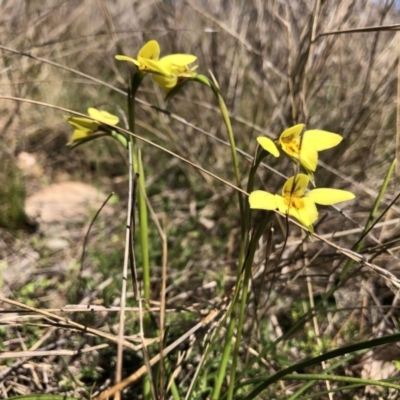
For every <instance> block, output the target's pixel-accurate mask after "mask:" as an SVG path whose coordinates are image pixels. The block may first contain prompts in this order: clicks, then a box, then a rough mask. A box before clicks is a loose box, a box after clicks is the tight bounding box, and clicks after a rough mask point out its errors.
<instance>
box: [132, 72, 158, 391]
mask: <svg viewBox="0 0 400 400" xmlns="http://www.w3.org/2000/svg"><path fill="white" fill-rule="evenodd" d="M143 77H144V75H143V74H142V73H140V72H138V73H136V74H134V75H133V78H132V80H131V84H130V87H129V91H128V121H129V130H130V131H131V132H133V133H134V132H135V115H136V114H135V97H136V92H137V90H138V88H139V86H140V84H141V82H142V79H143ZM131 151H132V164H133V173H134V174H138V191H137V204H138V212H139V232H140V244H141V255H142V271H143V300H144V304H145V307H148V304H149V302H148V301H149V300H150V260H149V245H148V234H149V229H148V215H147V206H146V188H145V177H144V169H143V164H142V160H141V155H140V150H139V148H138V146H137V143H136V140H135V138H134V137H132V147H131ZM150 323H151V322H150V316H149V314H148V313H145V314H144V316H143V326H144V331H145V332H146V330H147V329H148V328H149V326H150ZM148 374H149V375H148V376H150V374H151V371H148ZM148 376H147V377H146V378H145V379H144V382H143V396H144V399H150V398H151V396H152V394H151V386H150V380H149V379H148Z"/></svg>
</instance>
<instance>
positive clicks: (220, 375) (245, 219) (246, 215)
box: [212, 150, 266, 400]
mask: <svg viewBox="0 0 400 400" xmlns="http://www.w3.org/2000/svg"><path fill="white" fill-rule="evenodd" d="M265 155H266V153H265V152H263V151H261V150H260V151H259V152H258V154H257V157H256V159H255V161H254V164H253V165H252V167H251V169H250V174H249V180H248V183H247V193H249V192H251V191H252V190H253V185H254V177H255V173H256V171H257V168H258V166H259V164H260V162H261V160H262V159H263V157H264V156H265ZM241 211H242V213H241V217H242V218H241V227H242V236H241V249H240V253H241V255H242V256H241V257H239V259H243V261H242V262H240V261H239V264H238V267H239V268H238V272H237V278H236V282H237V285H238V286H239V285H240V279H241V275H242V272H243V268H244V267H245V264H244V263H245V261H244V250H245V249H246V248H247V242H248V226H249V221H250V207H249V203H248V202H247V201H246V202H245V204H243V206H242V210H241ZM253 257H254V254H253ZM247 259H248V258H247ZM252 260H253V258H251V262H252ZM250 268H251V266H250ZM247 282H248V281H247ZM243 285H245V283H243ZM246 286H247V284H246ZM244 290H245V289H244V288H243V291H244ZM246 291H247V289H246ZM246 298H247V293H246V295H245V293H244V292H243V293H242V303H241V304H242V307H243V301H244V302H246ZM237 301H238V298H236V297H235V298H234V300H233V301H232V314H231V317H230V321H229V325H228V329H227V332H226V335H225V340H224V348H223V350H222V358H221V363H220V365H219V369H218V372H217V375H216V379H215V382H214V390H213V395H212V399H213V400H216V399H219V394H220V391H221V387H222V383H223V380H224V379H225V375H226V368H227V366H228V361H229V359H230V355H231V348H232V338H233V334H234V331H235V326H236V306H237ZM242 307H241V308H242ZM239 318H240V314H239ZM239 336H240V335H239ZM239 342H240V338H239V337H238V336H237V338H236V343H239ZM235 350H236V351H235V353H236V358H237V354H238V352H239V349H238V348H237V349H236V346H235ZM234 358H235V355H234ZM233 369H234V368H232V370H231V374H232V371H233ZM235 373H236V372H235ZM235 373H234V374H235ZM233 378H234V376H233ZM233 384H234V379H233V380H232V379H231V380H230V385H229V390H230V391H232V390H233Z"/></svg>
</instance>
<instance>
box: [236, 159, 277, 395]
mask: <svg viewBox="0 0 400 400" xmlns="http://www.w3.org/2000/svg"><path fill="white" fill-rule="evenodd" d="M260 161H261V160H260ZM271 217H272V213H271V212H269V213H268V214H267V217H266V218H265V219H264V221H263V222H262V224H261V225H260V226H259V227H258V229H257V231H256V232H255V234H254V235H253V237H252V238H251V241H250V244H249V250H248V253H247V256H246V260H245V264H244V278H243V286H242V287H243V289H242V297H241V303H240V312H239V321H238V326H237V332H236V341H235V347H234V350H233V358H232V368H231V374H230V379H229V387H228V399H229V400H232V399H233V394H234V393H233V392H234V387H235V376H236V367H237V360H238V356H239V350H240V345H241V337H242V331H243V324H244V318H245V311H246V307H247V296H248V291H249V282H250V278H251V270H252V266H253V260H254V254H255V252H256V249H257V245H258V241H259V240H260V237H261V235H262V234H263V233H264V231H265V229H266V227H267V224H268V222H269V220H270V219H271Z"/></svg>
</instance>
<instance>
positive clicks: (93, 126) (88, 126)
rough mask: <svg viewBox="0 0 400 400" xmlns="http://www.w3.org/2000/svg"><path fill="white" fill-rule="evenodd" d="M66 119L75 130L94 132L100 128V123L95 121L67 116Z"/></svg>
mask: <svg viewBox="0 0 400 400" xmlns="http://www.w3.org/2000/svg"><path fill="white" fill-rule="evenodd" d="M65 119H66V120H67V121H68V123H69V124H70V125H72V126H73V127H74V128H75V129H83V130H88V131H92V132H94V131H96V130H97V129H98V128H99V123H98V122H97V121H93V120H92V119H90V118H85V117H68V116H65Z"/></svg>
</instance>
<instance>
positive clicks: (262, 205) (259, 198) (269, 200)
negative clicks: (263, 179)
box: [249, 190, 278, 210]
mask: <svg viewBox="0 0 400 400" xmlns="http://www.w3.org/2000/svg"><path fill="white" fill-rule="evenodd" d="M249 203H250V208H257V209H260V210H276V209H277V208H278V207H277V205H276V201H275V195H273V194H271V193H268V192H264V191H263V190H255V191H254V192H251V193H250V195H249Z"/></svg>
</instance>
